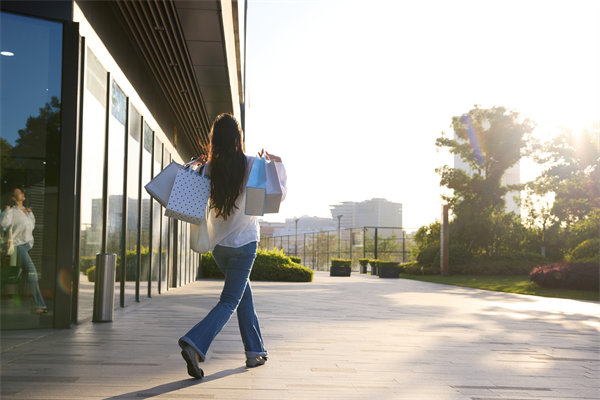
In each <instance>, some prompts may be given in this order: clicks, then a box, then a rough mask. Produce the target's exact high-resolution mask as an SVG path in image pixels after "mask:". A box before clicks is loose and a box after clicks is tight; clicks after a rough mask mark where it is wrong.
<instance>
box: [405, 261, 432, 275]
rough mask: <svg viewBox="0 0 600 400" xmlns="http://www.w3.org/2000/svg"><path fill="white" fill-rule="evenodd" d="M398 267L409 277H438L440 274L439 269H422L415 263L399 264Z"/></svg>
mask: <svg viewBox="0 0 600 400" xmlns="http://www.w3.org/2000/svg"><path fill="white" fill-rule="evenodd" d="M400 267H401V268H402V269H403V270H404V273H406V274H410V275H438V274H439V273H440V268H439V267H437V268H436V267H423V266H421V265H419V263H418V262H417V261H411V262H408V263H404V264H401V265H400Z"/></svg>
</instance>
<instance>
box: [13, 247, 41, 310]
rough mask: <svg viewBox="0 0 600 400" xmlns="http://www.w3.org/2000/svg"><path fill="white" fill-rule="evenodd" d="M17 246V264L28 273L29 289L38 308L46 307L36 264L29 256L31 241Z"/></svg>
mask: <svg viewBox="0 0 600 400" xmlns="http://www.w3.org/2000/svg"><path fill="white" fill-rule="evenodd" d="M16 248H17V264H18V265H19V266H20V267H21V268H22V269H23V272H25V273H26V274H27V284H28V285H29V291H30V292H31V297H32V299H33V303H34V305H35V307H36V308H46V303H45V302H44V297H42V293H41V292H40V286H39V284H38V275H37V270H36V269H35V265H34V264H33V261H32V260H31V257H30V256H29V250H31V245H30V244H29V243H25V244H21V245H19V246H16Z"/></svg>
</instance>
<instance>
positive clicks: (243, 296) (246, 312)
mask: <svg viewBox="0 0 600 400" xmlns="http://www.w3.org/2000/svg"><path fill="white" fill-rule="evenodd" d="M262 153H263V152H262V151H261V154H259V156H262V155H263V154H262ZM265 155H266V158H267V159H268V160H271V161H272V162H275V163H276V164H275V165H276V167H277V170H278V172H279V176H280V183H281V186H282V189H283V190H282V192H283V194H284V195H285V191H286V190H285V187H286V174H285V168H284V167H283V164H282V163H281V158H280V157H277V156H275V155H272V154H269V153H266V152H265ZM254 159H255V157H251V156H246V155H245V154H244V149H243V142H242V131H241V128H240V126H239V124H238V122H237V120H236V119H235V118H234V117H233V116H232V115H230V114H221V115H219V116H218V117H217V118H216V119H215V121H214V123H213V126H212V129H211V136H210V152H209V158H208V163H207V164H206V166H205V168H207V171H206V173H207V175H209V176H210V178H211V192H210V200H209V209H210V211H209V212H208V215H207V220H206V222H207V227H208V231H209V236H210V238H211V244H213V245H215V247H214V250H213V257H214V259H215V261H216V263H217V266H218V267H219V269H220V270H221V271H222V272H223V274H224V275H225V283H224V286H223V291H222V292H221V296H220V299H219V302H218V304H217V305H216V306H215V307H214V308H213V309H212V310H211V311H210V312H209V313H208V314H207V315H206V317H204V319H203V320H202V321H200V322H199V323H198V324H196V326H194V327H193V328H192V329H191V330H190V331H189V332H187V333H186V334H185V335H184V336H183V337H181V338H180V339H179V346H180V347H181V355H182V356H183V358H184V360H185V362H186V364H187V370H188V373H189V374H190V375H191V376H192V377H194V378H197V379H200V378H202V377H203V376H204V372H203V371H202V369H201V368H200V367H199V365H198V363H200V362H204V361H205V360H206V353H207V351H208V348H209V346H210V344H211V343H212V341H213V339H214V338H215V336H217V334H218V333H219V332H220V331H221V329H222V328H223V326H225V324H226V323H227V321H229V319H230V318H231V316H232V314H233V312H234V311H237V317H238V323H239V328H240V334H241V336H242V341H243V343H244V350H245V352H246V366H247V367H249V368H251V367H257V366H259V365H263V364H264V363H265V362H266V361H267V351H266V350H265V346H264V343H263V339H262V335H261V332H260V327H259V324H258V317H257V316H256V312H255V310H254V301H253V298H252V289H251V287H250V271H251V270H252V264H253V263H254V259H255V258H256V250H257V244H258V240H259V238H260V236H259V225H258V219H257V218H256V217H253V216H248V215H245V214H244V201H245V198H246V182H247V181H248V175H249V173H250V170H251V169H252V164H253V162H254Z"/></svg>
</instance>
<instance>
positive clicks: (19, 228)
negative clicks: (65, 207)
mask: <svg viewBox="0 0 600 400" xmlns="http://www.w3.org/2000/svg"><path fill="white" fill-rule="evenodd" d="M10 193H11V201H12V203H13V205H12V206H10V205H8V206H6V208H5V209H4V212H2V215H1V216H0V225H2V227H3V228H9V227H11V226H12V238H13V242H14V243H13V244H14V246H15V250H16V251H17V264H18V266H19V267H20V268H22V269H23V271H24V272H26V273H27V283H28V284H29V291H30V292H31V297H32V299H33V303H34V307H33V313H34V314H45V313H47V312H48V308H47V307H46V303H45V302H44V298H43V297H42V293H41V292H40V287H39V285H38V275H37V270H36V269H35V265H34V264H33V261H32V260H31V257H30V256H29V250H31V248H32V247H33V229H34V228H35V216H34V215H33V211H31V209H30V208H29V207H25V206H24V205H23V202H24V201H25V193H24V192H23V190H21V188H18V187H16V188H14V189H13V190H12V191H11V192H10Z"/></svg>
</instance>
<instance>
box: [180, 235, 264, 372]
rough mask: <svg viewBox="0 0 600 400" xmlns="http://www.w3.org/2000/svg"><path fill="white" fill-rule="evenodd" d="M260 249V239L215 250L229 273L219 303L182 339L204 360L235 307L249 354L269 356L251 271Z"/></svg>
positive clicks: (219, 262) (216, 257)
mask: <svg viewBox="0 0 600 400" xmlns="http://www.w3.org/2000/svg"><path fill="white" fill-rule="evenodd" d="M256 249H257V242H252V243H248V244H247V245H245V246H241V247H237V248H234V247H225V246H216V247H215V249H214V251H213V257H214V259H215V261H216V263H217V266H218V267H219V269H220V270H221V271H222V272H223V274H224V275H225V284H224V286H223V291H222V292H221V297H220V299H219V303H218V304H217V305H216V306H215V307H213V309H212V310H211V311H210V312H209V313H208V314H207V315H206V317H204V319H203V320H202V321H200V322H199V323H198V324H196V326H194V327H193V328H192V329H190V330H189V332H188V333H186V334H185V335H184V336H183V337H181V338H180V339H179V346H181V347H182V348H183V347H184V346H185V345H186V344H187V345H190V346H192V347H193V348H194V349H195V350H196V351H197V352H198V354H199V355H200V359H201V360H202V361H204V360H205V359H206V353H207V351H208V348H209V347H210V344H211V343H212V341H213V340H214V338H215V337H216V336H217V334H218V333H219V332H220V331H221V329H222V328H223V327H224V326H225V324H226V323H227V321H229V319H230V318H231V316H232V315H233V312H234V311H237V317H238V323H239V327H240V334H241V336H242V341H243V342H244V350H245V351H246V357H248V358H250V357H257V356H264V357H266V356H267V351H266V350H265V346H264V343H263V339H262V335H261V333H260V327H259V325H258V317H257V316H256V312H255V310H254V300H253V298H252V288H251V287H250V271H251V270H252V264H253V263H254V259H255V258H256Z"/></svg>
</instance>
